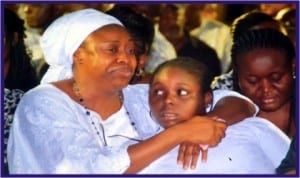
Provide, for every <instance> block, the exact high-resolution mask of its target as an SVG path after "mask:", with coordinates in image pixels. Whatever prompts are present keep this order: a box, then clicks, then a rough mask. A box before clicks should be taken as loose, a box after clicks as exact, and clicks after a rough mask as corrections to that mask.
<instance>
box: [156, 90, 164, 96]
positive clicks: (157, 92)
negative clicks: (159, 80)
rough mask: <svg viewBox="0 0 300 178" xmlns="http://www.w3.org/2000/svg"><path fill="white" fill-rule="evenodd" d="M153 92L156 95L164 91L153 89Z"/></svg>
mask: <svg viewBox="0 0 300 178" xmlns="http://www.w3.org/2000/svg"><path fill="white" fill-rule="evenodd" d="M154 94H155V95H157V96H162V95H163V94H164V92H163V91H162V90H154Z"/></svg>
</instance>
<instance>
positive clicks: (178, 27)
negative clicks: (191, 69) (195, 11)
mask: <svg viewBox="0 0 300 178" xmlns="http://www.w3.org/2000/svg"><path fill="white" fill-rule="evenodd" d="M184 10H185V9H184V8H183V9H182V11H184ZM161 12H162V13H161V16H160V18H159V30H160V31H161V32H162V34H163V35H164V36H165V37H166V38H167V39H168V40H169V41H170V42H171V43H172V44H173V46H174V47H175V49H176V52H177V56H180V57H191V58H193V59H195V60H199V61H201V62H202V63H203V64H205V65H206V66H207V67H208V69H209V70H210V72H211V74H212V75H213V76H214V77H215V76H218V75H220V74H221V62H220V60H219V58H218V55H217V53H216V51H215V50H214V49H213V48H211V47H210V46H209V45H207V44H206V43H205V42H203V41H202V40H199V39H198V38H196V37H194V36H191V35H190V34H189V33H188V32H187V30H186V29H185V26H184V20H183V19H184V17H183V14H184V12H181V11H180V9H179V7H177V6H176V5H173V4H165V5H162V6H161Z"/></svg>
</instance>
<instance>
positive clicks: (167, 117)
mask: <svg viewBox="0 0 300 178" xmlns="http://www.w3.org/2000/svg"><path fill="white" fill-rule="evenodd" d="M162 118H163V119H164V120H167V121H168V120H175V119H176V118H177V114H175V113H163V114H162Z"/></svg>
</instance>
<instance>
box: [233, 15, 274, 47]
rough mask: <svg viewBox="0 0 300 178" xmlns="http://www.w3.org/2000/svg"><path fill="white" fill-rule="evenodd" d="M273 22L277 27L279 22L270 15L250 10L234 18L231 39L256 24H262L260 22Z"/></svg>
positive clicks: (234, 38)
mask: <svg viewBox="0 0 300 178" xmlns="http://www.w3.org/2000/svg"><path fill="white" fill-rule="evenodd" d="M266 22H270V23H274V24H275V25H278V28H280V23H279V22H278V21H277V20H275V19H273V17H272V16H270V15H268V14H265V13H263V12H260V11H256V10H254V11H250V12H247V13H245V14H242V15H241V16H239V17H238V18H236V19H235V20H234V21H233V23H232V25H231V34H232V37H233V41H235V40H236V39H237V38H238V37H239V36H241V34H243V33H245V32H246V31H248V30H252V29H253V28H255V27H256V26H258V25H260V24H262V23H266Z"/></svg>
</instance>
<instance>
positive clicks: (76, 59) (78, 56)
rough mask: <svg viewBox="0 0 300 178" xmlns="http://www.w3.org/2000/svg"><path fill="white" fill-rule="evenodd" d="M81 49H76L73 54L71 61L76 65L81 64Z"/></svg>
mask: <svg viewBox="0 0 300 178" xmlns="http://www.w3.org/2000/svg"><path fill="white" fill-rule="evenodd" d="M81 50H82V49H81V48H78V49H77V50H76V51H75V52H74V54H73V60H74V63H77V64H82V61H83V60H82V59H83V57H82V52H81Z"/></svg>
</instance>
